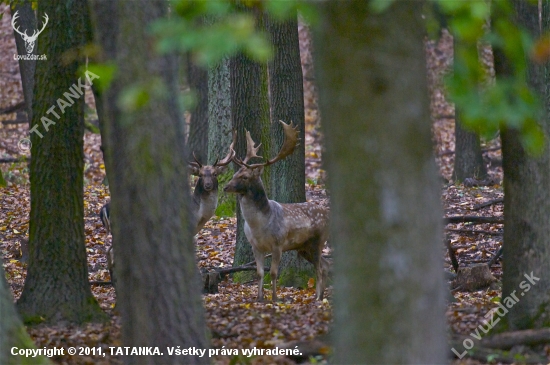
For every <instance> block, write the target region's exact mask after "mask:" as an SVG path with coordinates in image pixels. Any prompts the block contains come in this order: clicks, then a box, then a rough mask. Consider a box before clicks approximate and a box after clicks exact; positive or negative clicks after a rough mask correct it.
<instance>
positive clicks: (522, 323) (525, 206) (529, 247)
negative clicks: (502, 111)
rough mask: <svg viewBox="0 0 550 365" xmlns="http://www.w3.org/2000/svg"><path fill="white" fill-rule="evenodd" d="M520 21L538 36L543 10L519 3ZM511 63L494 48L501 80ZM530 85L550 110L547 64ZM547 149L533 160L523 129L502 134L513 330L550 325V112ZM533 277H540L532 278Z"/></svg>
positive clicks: (533, 69)
mask: <svg viewBox="0 0 550 365" xmlns="http://www.w3.org/2000/svg"><path fill="white" fill-rule="evenodd" d="M514 4H515V10H516V14H517V21H518V23H519V25H520V26H522V27H524V28H526V29H528V30H529V32H530V33H531V35H532V36H534V37H539V36H540V35H541V32H540V30H539V12H538V9H537V5H536V4H531V3H529V2H525V1H515V2H514ZM542 19H543V26H542V30H543V32H544V31H547V30H548V29H549V22H550V1H548V0H544V1H543V14H542ZM525 57H529V55H528V54H526V55H525ZM507 62H508V61H507V60H505V59H503V57H502V53H501V52H500V50H499V49H495V71H496V75H497V80H498V78H499V77H503V76H506V75H507ZM528 73H529V76H528V77H529V84H530V86H531V87H532V88H533V89H534V90H536V91H537V92H538V93H539V96H540V97H541V100H544V101H545V102H546V103H547V104H546V108H547V107H548V102H549V99H548V96H549V94H548V91H547V86H548V84H549V83H550V73H549V71H548V67H547V65H540V64H533V63H531V64H530V66H529V71H528ZM539 125H540V127H541V128H542V130H543V131H544V134H545V140H546V146H545V150H544V152H543V153H542V154H541V155H540V156H532V155H529V154H528V153H527V151H526V150H525V149H524V148H523V147H522V145H521V141H520V134H519V131H517V130H515V129H512V128H507V129H503V130H502V132H501V138H502V155H503V159H502V162H503V165H502V167H503V170H504V199H505V202H504V216H505V217H506V224H505V225H504V266H505V267H506V270H504V274H503V277H502V298H503V299H505V298H507V299H510V298H513V295H516V296H517V298H519V301H517V303H515V304H514V305H513V307H511V308H509V313H508V314H507V315H506V316H505V317H504V319H505V321H506V323H507V325H508V328H509V329H511V330H517V329H529V328H541V327H547V326H548V325H550V320H549V318H548V316H549V310H550V308H549V303H550V296H549V292H550V265H549V264H548V263H549V260H550V247H549V246H548V239H549V237H550V222H548V216H549V215H550V190H549V189H548V186H550V155H549V151H548V149H549V146H548V141H549V139H550V120H549V116H548V113H547V112H544V113H543V115H542V116H541V118H540V123H539ZM532 276H534V277H536V278H540V281H539V280H538V279H534V278H533V277H532Z"/></svg>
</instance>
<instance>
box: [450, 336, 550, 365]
mask: <svg viewBox="0 0 550 365" xmlns="http://www.w3.org/2000/svg"><path fill="white" fill-rule="evenodd" d="M465 339H469V340H472V341H473V342H474V346H473V347H472V348H471V349H470V350H467V351H466V350H465V348H464V345H463V342H462V341H451V343H450V344H449V347H450V348H452V349H455V351H456V352H457V353H458V354H461V355H462V354H464V355H465V356H467V357H469V358H471V359H475V360H479V361H481V362H483V363H487V362H488V360H491V363H505V364H512V363H517V362H518V357H517V354H511V353H509V352H508V351H503V350H499V349H494V348H488V347H483V345H480V344H479V341H474V339H472V338H470V337H464V340H465ZM482 341H483V340H482ZM482 343H483V342H482ZM451 356H456V353H454V352H452V355H451ZM547 361H548V359H546V358H545V357H542V356H539V355H535V354H526V355H524V356H523V357H522V359H521V363H522V364H546V363H547Z"/></svg>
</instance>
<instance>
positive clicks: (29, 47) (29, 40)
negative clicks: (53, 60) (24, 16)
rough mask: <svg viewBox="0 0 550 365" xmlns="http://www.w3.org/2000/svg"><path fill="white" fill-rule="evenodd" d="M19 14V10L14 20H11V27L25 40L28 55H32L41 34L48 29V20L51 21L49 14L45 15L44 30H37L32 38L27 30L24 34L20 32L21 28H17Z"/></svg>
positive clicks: (14, 15)
mask: <svg viewBox="0 0 550 365" xmlns="http://www.w3.org/2000/svg"><path fill="white" fill-rule="evenodd" d="M18 12H19V10H17V11H16V12H15V14H13V18H12V19H11V26H12V27H13V30H15V31H16V32H17V33H19V34H20V35H21V37H22V38H23V41H25V49H26V50H27V53H29V54H30V53H32V51H33V49H34V45H35V42H36V39H37V38H38V36H39V35H40V33H42V31H43V30H44V28H46V24H48V19H49V18H48V14H44V24H43V25H42V29H40V30H39V31H38V30H35V31H34V32H33V34H32V35H31V36H29V35H28V34H27V30H25V32H24V33H23V32H21V31H20V30H19V27H16V26H15V20H16V19H17V18H18V17H19V16H18V15H17V13H18Z"/></svg>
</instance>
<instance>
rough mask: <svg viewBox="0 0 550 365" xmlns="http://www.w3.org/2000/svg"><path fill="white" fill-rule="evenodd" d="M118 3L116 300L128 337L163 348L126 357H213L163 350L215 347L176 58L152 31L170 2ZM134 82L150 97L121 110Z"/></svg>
mask: <svg viewBox="0 0 550 365" xmlns="http://www.w3.org/2000/svg"><path fill="white" fill-rule="evenodd" d="M117 5H118V8H117V9H116V10H117V11H118V14H121V15H122V14H124V16H119V17H116V14H117V13H114V14H111V16H112V17H116V18H117V19H118V24H119V29H118V30H117V33H115V34H113V37H114V38H115V39H117V59H116V63H117V65H118V73H117V78H116V79H115V80H114V82H113V88H112V89H111V90H109V92H108V93H107V94H106V95H105V96H104V99H103V100H104V107H105V114H106V115H107V119H106V122H107V123H106V124H107V128H106V132H107V138H108V144H107V145H108V147H109V148H108V149H107V151H106V152H107V153H106V157H107V164H108V165H110V166H111V169H110V171H111V175H110V176H109V178H110V181H109V183H110V189H111V193H112V197H111V198H112V199H111V215H112V217H113V220H112V222H113V226H112V229H113V239H114V243H113V247H114V249H115V253H116V254H115V271H116V276H117V278H118V279H117V295H118V303H117V308H119V309H120V313H121V315H122V342H123V343H124V345H125V346H159V347H160V348H161V352H163V356H161V357H159V356H146V357H144V356H139V357H137V356H129V357H125V361H126V362H127V363H158V362H160V363H163V364H183V363H185V364H199V363H207V362H208V358H206V357H203V358H200V357H198V356H194V357H190V356H185V357H177V356H169V355H168V353H167V351H166V347H172V346H181V348H189V347H196V348H200V349H207V348H208V342H207V340H206V325H205V319H204V310H203V308H202V301H201V297H200V285H199V277H198V271H197V267H196V263H195V248H194V245H193V239H192V235H191V225H190V222H191V217H190V211H189V209H188V204H189V201H190V197H189V186H188V184H187V179H186V176H187V175H186V161H185V159H184V157H185V152H186V151H185V148H184V130H183V122H182V112H181V110H180V109H179V107H178V103H177V94H178V85H177V65H178V62H177V60H176V58H175V57H171V56H162V57H161V56H157V55H156V53H155V49H154V42H153V40H152V39H151V37H150V35H149V33H148V32H147V29H148V26H149V25H150V23H151V22H153V21H154V20H156V19H157V18H160V17H165V16H166V15H167V6H168V4H167V3H165V2H150V1H145V0H141V1H137V2H136V1H133V2H121V3H118V4H117ZM98 19H99V18H98ZM155 82H156V83H159V82H162V83H163V85H164V86H162V88H163V89H164V90H166V91H165V92H163V93H158V94H157V93H155V92H154V91H153V90H151V88H150V87H149V85H151V84H153V83H155ZM131 87H134V88H135V87H137V88H140V89H139V90H140V91H139V92H140V93H146V94H147V96H148V102H147V103H146V104H145V105H141V106H139V105H134V104H132V103H128V104H126V106H125V107H124V108H123V109H118V108H119V104H118V103H117V100H119V95H120V91H121V90H128V88H131ZM159 87H160V86H159ZM151 121H154V123H151Z"/></svg>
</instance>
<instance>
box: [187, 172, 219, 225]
mask: <svg viewBox="0 0 550 365" xmlns="http://www.w3.org/2000/svg"><path fill="white" fill-rule="evenodd" d="M193 203H194V205H195V208H196V210H197V211H198V213H197V215H198V216H199V217H202V216H204V215H207V214H210V216H209V217H208V218H210V217H211V216H212V215H213V214H214V211H215V210H216V205H217V204H218V181H217V180H215V181H214V187H213V188H212V190H210V191H207V190H206V189H205V188H204V183H203V181H202V178H199V180H198V181H197V185H196V186H195V191H194V192H193Z"/></svg>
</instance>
